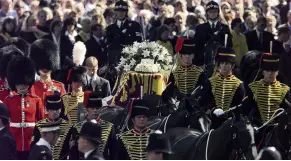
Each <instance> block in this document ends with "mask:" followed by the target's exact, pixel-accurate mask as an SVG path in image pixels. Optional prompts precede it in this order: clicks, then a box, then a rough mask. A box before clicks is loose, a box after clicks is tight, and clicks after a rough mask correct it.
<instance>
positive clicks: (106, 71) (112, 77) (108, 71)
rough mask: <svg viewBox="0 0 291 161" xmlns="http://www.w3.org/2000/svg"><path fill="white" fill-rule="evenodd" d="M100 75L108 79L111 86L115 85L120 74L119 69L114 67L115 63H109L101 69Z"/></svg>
mask: <svg viewBox="0 0 291 161" xmlns="http://www.w3.org/2000/svg"><path fill="white" fill-rule="evenodd" d="M98 75H100V76H101V77H102V78H104V79H106V80H108V81H109V83H110V87H114V85H115V81H116V80H117V77H118V75H119V71H118V70H117V69H116V68H115V67H114V65H113V64H107V65H105V66H103V67H102V68H100V69H99V71H98Z"/></svg>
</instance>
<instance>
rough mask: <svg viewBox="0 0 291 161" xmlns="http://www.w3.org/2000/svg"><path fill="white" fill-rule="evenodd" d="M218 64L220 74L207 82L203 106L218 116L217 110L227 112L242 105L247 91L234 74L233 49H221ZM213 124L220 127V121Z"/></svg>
mask: <svg viewBox="0 0 291 161" xmlns="http://www.w3.org/2000/svg"><path fill="white" fill-rule="evenodd" d="M217 62H218V73H216V74H214V76H212V77H211V78H209V80H208V81H207V83H206V85H205V88H204V90H205V94H204V98H203V100H202V104H203V106H206V107H207V108H208V109H210V110H213V112H214V113H215V114H217V115H218V114H219V113H217V110H215V109H222V110H223V111H226V110H228V109H229V108H231V107H234V106H237V105H239V104H241V102H242V100H243V98H244V94H245V90H244V86H243V82H242V81H241V80H239V79H238V78H237V77H236V76H235V75H233V73H232V71H233V69H234V66H235V51H234V50H233V49H232V48H225V47H221V48H219V50H218V54H217ZM212 123H213V124H212V126H213V127H218V126H219V125H220V123H219V121H214V120H212ZM216 124H217V125H216Z"/></svg>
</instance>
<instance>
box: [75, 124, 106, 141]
mask: <svg viewBox="0 0 291 161" xmlns="http://www.w3.org/2000/svg"><path fill="white" fill-rule="evenodd" d="M101 132H102V129H101V126H100V124H98V123H93V122H86V123H84V124H83V126H82V128H81V131H80V136H82V137H85V138H87V139H89V140H91V141H93V142H95V143H97V144H98V143H99V144H100V143H102V141H101V135H102V133H101Z"/></svg>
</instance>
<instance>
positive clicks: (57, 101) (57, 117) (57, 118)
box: [31, 93, 71, 160]
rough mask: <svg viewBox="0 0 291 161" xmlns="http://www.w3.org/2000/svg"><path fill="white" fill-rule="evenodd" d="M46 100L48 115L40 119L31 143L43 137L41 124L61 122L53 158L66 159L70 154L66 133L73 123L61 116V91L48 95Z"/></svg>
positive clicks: (53, 149)
mask: <svg viewBox="0 0 291 161" xmlns="http://www.w3.org/2000/svg"><path fill="white" fill-rule="evenodd" d="M45 102H46V110H47V113H48V117H47V118H45V119H43V120H41V121H39V122H38V123H37V124H36V125H35V128H34V131H33V135H32V142H31V145H34V144H35V143H36V142H38V141H39V139H40V138H41V134H40V130H41V126H42V125H44V124H47V123H49V122H59V124H60V133H59V135H60V138H59V139H58V141H57V142H56V144H55V145H54V147H53V148H52V152H53V159H54V160H59V159H61V160H62V159H65V158H66V157H67V155H68V154H69V146H68V145H67V144H64V143H65V142H68V141H66V140H65V139H66V135H67V133H68V130H69V128H70V127H71V125H70V124H69V122H68V121H66V120H65V119H63V118H61V110H62V109H63V103H62V100H61V97H60V95H59V93H57V94H55V95H50V96H47V97H46V99H45Z"/></svg>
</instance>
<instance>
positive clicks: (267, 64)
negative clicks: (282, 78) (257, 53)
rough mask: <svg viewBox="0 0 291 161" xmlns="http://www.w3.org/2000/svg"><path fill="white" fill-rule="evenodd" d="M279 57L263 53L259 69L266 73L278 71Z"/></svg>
mask: <svg viewBox="0 0 291 161" xmlns="http://www.w3.org/2000/svg"><path fill="white" fill-rule="evenodd" d="M279 60H280V58H279V56H278V55H277V54H272V55H271V54H269V53H265V54H263V55H262V57H261V69H262V70H267V71H278V70H279Z"/></svg>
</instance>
